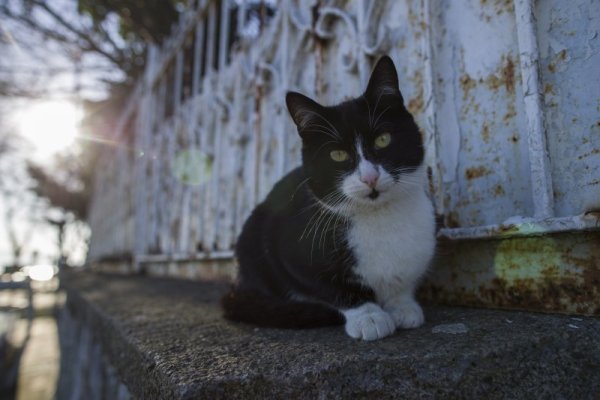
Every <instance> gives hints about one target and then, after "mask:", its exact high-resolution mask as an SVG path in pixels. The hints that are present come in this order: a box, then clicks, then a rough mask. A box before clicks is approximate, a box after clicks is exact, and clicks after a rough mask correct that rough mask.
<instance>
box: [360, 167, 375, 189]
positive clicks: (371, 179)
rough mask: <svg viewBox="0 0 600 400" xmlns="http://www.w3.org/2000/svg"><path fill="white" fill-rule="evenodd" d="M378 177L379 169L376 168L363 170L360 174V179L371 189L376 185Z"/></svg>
mask: <svg viewBox="0 0 600 400" xmlns="http://www.w3.org/2000/svg"><path fill="white" fill-rule="evenodd" d="M378 179H379V171H377V170H376V169H374V168H373V169H371V170H369V171H364V172H363V173H361V174H360V181H361V182H362V183H364V184H366V185H367V186H368V187H370V188H371V189H374V188H375V186H377V180H378Z"/></svg>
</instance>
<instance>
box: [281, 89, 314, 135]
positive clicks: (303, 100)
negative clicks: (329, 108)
mask: <svg viewBox="0 0 600 400" xmlns="http://www.w3.org/2000/svg"><path fill="white" fill-rule="evenodd" d="M285 103H286V104H287V108H288V111H289V113H290V116H291V117H292V119H293V120H294V123H295V124H296V126H297V127H298V130H299V131H300V130H302V129H304V128H305V127H306V126H307V125H308V124H309V122H310V121H311V120H312V119H313V118H314V117H316V116H317V115H319V114H320V113H321V110H322V108H323V107H322V106H321V105H320V104H319V103H317V102H316V101H314V100H312V99H310V98H309V97H306V96H305V95H303V94H300V93H297V92H287V94H286V95H285Z"/></svg>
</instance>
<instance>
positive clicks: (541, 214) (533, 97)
mask: <svg viewBox="0 0 600 400" xmlns="http://www.w3.org/2000/svg"><path fill="white" fill-rule="evenodd" d="M514 5H515V17H516V25H517V41H518V46H519V64H520V65H521V80H522V85H523V101H524V102H525V115H526V118H527V137H528V144H529V164H530V168H531V185H532V192H533V206H534V217H535V218H551V217H553V216H554V196H553V192H552V177H551V175H550V160H549V158H548V153H547V147H546V132H545V129H544V112H543V108H542V97H541V96H542V94H541V91H540V77H539V51H538V44H537V36H536V27H535V15H534V9H533V7H534V2H533V0H515V2H514Z"/></svg>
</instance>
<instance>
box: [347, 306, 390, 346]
mask: <svg viewBox="0 0 600 400" xmlns="http://www.w3.org/2000/svg"><path fill="white" fill-rule="evenodd" d="M342 313H343V314H344V317H345V318H346V326H345V328H346V333H347V334H348V336H350V337H352V338H354V339H363V340H376V339H381V338H384V337H386V336H389V335H391V334H392V333H394V331H395V330H396V326H395V324H394V321H393V320H392V317H391V316H390V315H389V314H388V313H387V312H385V311H383V310H382V309H381V307H380V306H378V305H377V304H375V303H365V304H363V305H361V306H360V307H356V308H351V309H349V310H344V311H342Z"/></svg>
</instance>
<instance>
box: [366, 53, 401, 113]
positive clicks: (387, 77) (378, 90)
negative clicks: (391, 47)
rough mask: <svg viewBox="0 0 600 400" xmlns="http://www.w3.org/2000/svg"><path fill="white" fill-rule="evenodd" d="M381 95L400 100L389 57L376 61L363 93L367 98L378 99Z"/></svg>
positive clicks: (396, 79) (396, 75)
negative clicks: (395, 97) (396, 97)
mask: <svg viewBox="0 0 600 400" xmlns="http://www.w3.org/2000/svg"><path fill="white" fill-rule="evenodd" d="M382 95H392V96H398V97H400V100H402V94H401V93H400V88H399V85H398V73H397V72H396V66H395V65H394V62H393V61H392V59H391V58H390V57H389V56H383V57H381V58H380V59H379V61H377V64H376V65H375V68H373V72H372V73H371V78H370V79H369V84H368V85H367V90H366V91H365V96H367V97H368V98H373V99H378V98H379V97H380V96H382ZM402 102H404V101H403V100H402Z"/></svg>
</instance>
